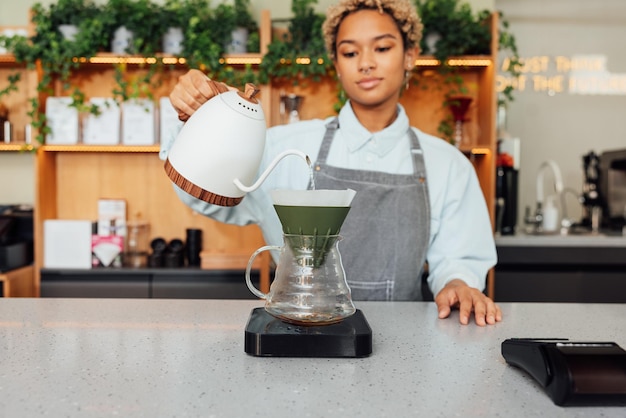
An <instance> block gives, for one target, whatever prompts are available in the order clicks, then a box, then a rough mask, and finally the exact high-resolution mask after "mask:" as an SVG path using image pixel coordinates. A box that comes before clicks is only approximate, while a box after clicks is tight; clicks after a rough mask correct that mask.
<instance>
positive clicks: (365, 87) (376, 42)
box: [335, 10, 417, 107]
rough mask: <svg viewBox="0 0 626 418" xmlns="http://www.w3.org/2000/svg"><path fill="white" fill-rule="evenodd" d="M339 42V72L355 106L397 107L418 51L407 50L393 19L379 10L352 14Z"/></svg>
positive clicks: (338, 33)
mask: <svg viewBox="0 0 626 418" xmlns="http://www.w3.org/2000/svg"><path fill="white" fill-rule="evenodd" d="M336 42H337V55H336V61H335V68H336V70H337V73H338V74H339V77H340V80H341V84H342V85H343V88H344V90H345V92H346V94H347V96H348V97H349V98H350V100H351V101H352V102H353V105H355V104H356V105H361V106H365V107H378V106H381V105H384V104H390V103H393V104H394V105H395V103H396V102H397V101H398V97H399V94H400V89H401V88H402V86H403V85H404V83H405V71H406V70H407V69H410V68H412V66H413V63H414V62H415V57H416V53H417V51H416V50H409V51H405V50H404V46H403V43H402V34H401V33H400V31H399V30H398V27H397V26H396V23H395V21H394V20H393V18H392V17H391V16H389V15H388V14H386V13H383V14H381V13H379V12H378V11H377V10H359V11H357V12H354V13H351V14H349V15H348V16H346V17H345V18H344V20H343V21H342V22H341V24H340V25H339V30H338V31H337V41H336Z"/></svg>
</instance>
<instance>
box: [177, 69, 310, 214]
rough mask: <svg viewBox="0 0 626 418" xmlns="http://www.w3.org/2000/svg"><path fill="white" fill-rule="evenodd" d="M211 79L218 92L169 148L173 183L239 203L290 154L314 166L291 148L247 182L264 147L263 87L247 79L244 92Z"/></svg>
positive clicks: (211, 199) (207, 197) (205, 197)
mask: <svg viewBox="0 0 626 418" xmlns="http://www.w3.org/2000/svg"><path fill="white" fill-rule="evenodd" d="M208 82H209V83H212V85H211V87H212V88H213V90H214V91H215V92H216V93H218V94H216V95H215V96H214V97H212V98H211V99H209V100H208V101H207V102H206V103H204V104H203V105H202V106H200V108H199V109H198V110H197V111H196V112H195V113H194V114H193V115H191V117H190V118H189V120H187V122H186V123H185V125H184V126H183V127H182V129H181V130H180V132H179V133H178V136H177V137H176V140H175V141H174V144H173V145H172V147H171V148H170V150H169V153H168V157H167V161H166V162H165V171H166V173H167V175H168V176H169V178H170V179H171V180H172V182H174V184H176V185H177V186H178V187H180V188H181V189H182V190H184V191H185V192H187V193H188V194H190V195H192V196H194V197H196V198H198V199H200V200H202V201H205V202H208V203H211V204H215V205H220V206H235V205H237V204H239V203H240V202H241V200H242V199H243V197H244V195H245V194H246V193H247V192H251V191H253V190H255V189H256V188H258V187H259V186H260V185H261V183H263V181H264V180H265V178H266V177H267V176H268V174H269V173H270V172H271V171H272V170H273V169H274V167H275V166H276V164H277V163H278V162H279V161H280V160H281V159H283V158H284V157H286V156H287V155H298V156H300V157H302V158H303V159H304V160H305V161H306V162H307V164H308V165H309V166H310V165H311V161H310V159H309V157H308V156H307V155H306V154H304V153H303V152H301V151H299V150H295V149H294V150H287V151H284V152H282V153H281V154H279V155H277V156H276V158H275V159H274V160H273V161H272V163H271V164H270V165H269V167H268V168H267V169H266V170H265V171H264V172H263V173H262V174H261V175H260V176H259V178H258V180H257V181H256V182H255V183H254V184H252V185H251V186H246V184H251V183H252V182H253V180H254V178H255V176H256V174H257V171H258V170H259V166H260V164H261V158H262V157H263V151H264V149H265V131H266V122H265V115H264V114H263V109H262V108H261V104H260V103H259V101H258V100H257V99H256V98H255V97H254V96H255V95H256V93H257V92H258V90H257V89H256V87H255V86H254V85H252V84H247V85H246V89H245V92H243V93H242V92H240V91H237V90H227V89H226V88H225V87H224V85H223V84H221V83H216V82H214V81H208Z"/></svg>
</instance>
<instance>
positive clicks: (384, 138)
mask: <svg viewBox="0 0 626 418" xmlns="http://www.w3.org/2000/svg"><path fill="white" fill-rule="evenodd" d="M339 129H341V132H342V138H343V139H344V140H345V141H346V145H347V147H348V149H349V150H350V152H356V151H358V150H360V149H362V148H363V147H367V149H368V151H371V152H374V153H375V154H377V155H379V156H381V157H382V156H384V155H386V154H387V153H389V151H391V150H392V149H393V148H394V147H395V146H396V145H397V144H398V142H399V141H401V140H403V139H404V138H405V135H406V133H407V132H408V130H409V118H408V116H407V115H406V112H405V111H404V108H403V107H402V105H400V104H398V117H397V118H396V120H394V121H393V123H392V124H391V125H389V126H388V127H386V128H385V129H383V130H382V131H380V132H376V133H372V132H370V131H368V130H367V129H366V128H365V127H364V126H363V125H361V123H360V122H359V120H358V119H357V118H356V115H355V114H354V111H353V110H352V106H351V105H350V101H348V102H346V104H345V105H344V106H343V108H342V109H341V111H340V112H339ZM347 133H349V134H347Z"/></svg>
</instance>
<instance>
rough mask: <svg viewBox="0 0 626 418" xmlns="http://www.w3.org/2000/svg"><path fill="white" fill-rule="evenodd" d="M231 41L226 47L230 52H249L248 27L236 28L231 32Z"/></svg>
mask: <svg viewBox="0 0 626 418" xmlns="http://www.w3.org/2000/svg"><path fill="white" fill-rule="evenodd" d="M230 36H231V41H230V44H228V45H227V47H226V52H228V53H229V54H245V53H246V52H248V46H247V45H248V29H246V28H235V30H233V31H232V32H231V34H230Z"/></svg>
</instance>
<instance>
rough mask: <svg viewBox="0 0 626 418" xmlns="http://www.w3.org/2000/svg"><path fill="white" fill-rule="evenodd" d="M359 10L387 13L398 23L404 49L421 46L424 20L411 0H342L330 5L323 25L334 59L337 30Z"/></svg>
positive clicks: (326, 40) (328, 50) (329, 51)
mask: <svg viewBox="0 0 626 418" xmlns="http://www.w3.org/2000/svg"><path fill="white" fill-rule="evenodd" d="M358 10H378V11H379V12H380V13H381V14H382V13H387V14H388V15H390V16H391V17H392V18H393V20H395V21H396V24H397V25H398V30H399V31H400V33H401V34H402V38H403V39H402V40H403V43H404V49H409V48H415V47H418V46H419V43H420V40H421V39H422V22H421V20H420V18H419V16H418V15H417V11H416V10H415V7H414V6H413V5H412V4H411V2H410V0H341V1H340V2H339V3H338V4H336V5H334V6H330V7H329V8H328V12H327V14H326V20H325V21H324V24H323V25H322V31H323V33H324V43H325V44H326V51H327V52H328V55H329V56H330V58H331V59H332V60H335V59H336V56H337V31H338V30H339V25H340V24H341V22H342V21H343V19H344V18H345V17H346V16H348V15H349V14H350V13H353V12H356V11H358Z"/></svg>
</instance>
